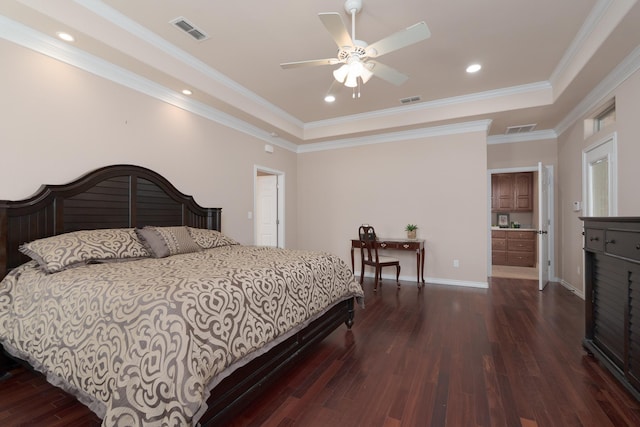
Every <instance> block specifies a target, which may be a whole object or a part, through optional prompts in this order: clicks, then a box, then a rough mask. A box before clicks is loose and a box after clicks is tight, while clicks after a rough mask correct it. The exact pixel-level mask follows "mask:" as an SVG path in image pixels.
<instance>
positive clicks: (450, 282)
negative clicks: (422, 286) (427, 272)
mask: <svg viewBox="0 0 640 427" xmlns="http://www.w3.org/2000/svg"><path fill="white" fill-rule="evenodd" d="M354 277H356V278H358V280H359V278H360V271H359V270H356V271H355V272H354ZM364 277H368V278H373V277H374V275H373V274H372V273H368V272H366V271H365V273H364ZM382 279H383V280H385V279H386V282H385V284H384V286H389V285H390V283H389V282H391V285H392V286H393V287H396V284H395V281H396V276H395V275H392V274H389V275H386V274H382ZM400 281H402V282H403V283H401V284H400V286H401V287H402V286H403V285H405V284H406V283H407V282H410V283H412V284H414V285H417V282H416V277H415V276H411V277H410V276H400ZM425 282H426V284H427V285H430V284H431V285H447V286H464V287H468V288H481V289H487V288H489V282H472V281H469V280H456V279H445V278H441V277H426V278H425ZM378 286H380V284H378Z"/></svg>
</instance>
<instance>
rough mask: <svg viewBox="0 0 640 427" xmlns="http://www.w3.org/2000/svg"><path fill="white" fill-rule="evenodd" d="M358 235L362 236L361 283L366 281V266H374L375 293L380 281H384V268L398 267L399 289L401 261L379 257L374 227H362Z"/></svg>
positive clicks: (397, 281) (397, 280) (397, 279)
mask: <svg viewBox="0 0 640 427" xmlns="http://www.w3.org/2000/svg"><path fill="white" fill-rule="evenodd" d="M358 235H359V236H360V258H361V260H362V265H361V267H360V283H361V284H362V283H363V281H364V268H365V266H366V265H369V266H372V267H374V268H375V269H376V272H375V284H374V286H373V291H374V292H376V291H377V290H378V281H379V280H382V268H383V267H391V266H394V265H395V267H396V283H397V284H398V288H399V287H400V260H398V259H396V258H392V257H389V256H380V255H378V241H377V238H376V232H375V230H374V229H373V227H371V226H369V225H362V226H360V228H359V229H358Z"/></svg>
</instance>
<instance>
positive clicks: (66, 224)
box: [0, 165, 354, 426]
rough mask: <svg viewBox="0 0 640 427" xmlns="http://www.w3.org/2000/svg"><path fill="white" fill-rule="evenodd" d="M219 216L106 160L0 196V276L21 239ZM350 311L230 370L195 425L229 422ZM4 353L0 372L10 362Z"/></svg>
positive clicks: (217, 226) (207, 222)
mask: <svg viewBox="0 0 640 427" xmlns="http://www.w3.org/2000/svg"><path fill="white" fill-rule="evenodd" d="M221 214H222V209H221V208H203V207H201V206H200V205H198V204H197V203H196V202H195V201H194V200H193V197H191V196H187V195H185V194H183V193H181V192H180V191H179V190H178V189H176V188H175V187H174V186H173V185H172V184H171V183H170V182H169V181H168V180H167V179H165V178H163V177H162V176H160V175H159V174H158V173H156V172H154V171H152V170H149V169H146V168H143V167H140V166H133V165H114V166H106V167H103V168H100V169H97V170H95V171H93V172H90V173H88V174H87V175H84V176H83V177H81V178H79V179H77V180H76V181H73V182H71V183H69V184H65V185H45V186H43V187H41V188H40V190H39V191H38V192H37V193H36V194H35V195H34V196H32V197H30V198H28V199H25V200H19V201H6V200H0V279H2V278H3V277H4V276H5V275H6V274H7V273H8V272H9V271H10V270H11V269H12V268H15V267H17V266H19V265H20V264H23V263H24V262H26V261H28V260H29V258H28V257H26V256H25V255H23V254H21V253H20V252H19V251H18V248H19V246H20V245H21V244H22V243H24V242H29V241H32V240H36V239H40V238H43V237H48V236H53V235H56V234H61V233H67V232H71V231H77V230H87V229H100V228H129V227H143V226H145V225H155V226H172V225H187V226H190V227H196V228H207V229H214V230H218V231H221ZM353 316H354V311H353V299H349V300H347V301H343V302H341V303H339V304H336V305H335V306H333V307H332V308H331V309H329V311H328V312H327V313H326V314H325V315H324V316H322V317H321V318H319V319H317V320H315V321H314V322H312V323H311V324H310V325H309V326H307V327H306V328H305V329H303V330H301V331H300V332H298V333H297V334H296V335H294V336H292V337H291V338H289V339H288V340H286V341H284V342H282V343H281V344H279V345H278V346H276V347H274V348H273V349H272V350H270V351H269V352H268V353H266V354H264V355H263V356H261V357H258V358H257V359H255V360H253V361H252V362H250V363H249V364H247V365H246V366H244V367H242V368H240V369H238V370H236V371H235V372H234V373H232V374H231V376H229V377H228V378H226V379H225V380H223V381H222V382H221V383H220V384H219V385H218V386H217V387H216V388H215V389H213V390H212V392H211V397H210V398H209V400H208V401H207V405H208V409H207V412H206V413H205V415H204V416H203V417H202V418H201V419H200V423H201V424H202V425H203V426H214V425H220V424H223V423H225V422H227V421H229V420H230V419H231V418H232V417H233V416H234V415H237V414H238V412H239V411H240V410H242V409H243V408H244V407H245V406H246V405H248V404H249V403H250V401H251V400H252V399H253V398H254V397H255V396H257V395H258V394H259V393H261V392H262V390H263V389H265V388H266V387H267V386H268V385H269V384H270V383H271V382H273V381H275V380H276V379H277V378H278V376H279V375H280V374H281V373H282V372H283V371H284V370H285V369H287V368H288V367H290V366H291V365H292V364H293V363H295V362H296V361H297V360H299V359H300V358H301V356H302V355H303V354H304V353H305V352H306V351H307V350H308V349H309V348H310V347H311V346H313V345H314V344H315V343H317V342H318V341H321V340H322V339H324V338H325V337H326V336H327V335H328V334H329V333H331V332H332V331H333V330H335V329H336V328H337V327H338V326H340V324H342V323H345V324H346V325H347V327H348V328H351V326H352V325H353ZM0 350H1V348H0ZM2 353H4V351H0V378H1V377H2V376H3V374H6V373H7V372H8V371H9V370H10V369H11V367H12V366H13V365H14V362H13V361H12V360H11V359H10V358H9V357H8V356H6V354H5V355H3V354H2Z"/></svg>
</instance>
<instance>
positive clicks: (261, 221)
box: [256, 175, 278, 247]
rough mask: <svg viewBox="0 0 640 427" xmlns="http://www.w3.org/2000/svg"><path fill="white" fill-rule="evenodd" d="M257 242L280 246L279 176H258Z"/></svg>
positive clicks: (259, 244) (264, 244)
mask: <svg viewBox="0 0 640 427" xmlns="http://www.w3.org/2000/svg"><path fill="white" fill-rule="evenodd" d="M257 196H258V197H257V204H256V227H257V230H256V237H257V241H256V244H257V245H258V246H274V247H275V246H278V176H277V175H260V176H258V177H257Z"/></svg>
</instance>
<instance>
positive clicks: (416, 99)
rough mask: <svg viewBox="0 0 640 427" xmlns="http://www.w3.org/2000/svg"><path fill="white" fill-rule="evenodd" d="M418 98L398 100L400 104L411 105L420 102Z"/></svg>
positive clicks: (411, 97)
mask: <svg viewBox="0 0 640 427" xmlns="http://www.w3.org/2000/svg"><path fill="white" fill-rule="evenodd" d="M420 99H421V98H420V97H419V96H408V97H406V98H402V99H401V100H400V103H401V104H411V103H412V102H418V101H420Z"/></svg>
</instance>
